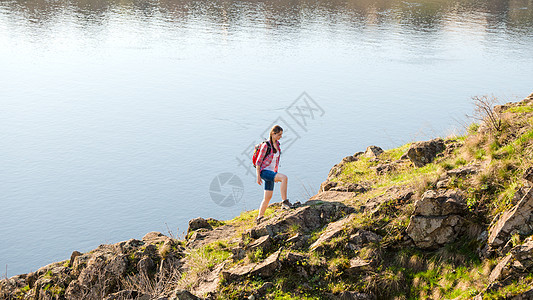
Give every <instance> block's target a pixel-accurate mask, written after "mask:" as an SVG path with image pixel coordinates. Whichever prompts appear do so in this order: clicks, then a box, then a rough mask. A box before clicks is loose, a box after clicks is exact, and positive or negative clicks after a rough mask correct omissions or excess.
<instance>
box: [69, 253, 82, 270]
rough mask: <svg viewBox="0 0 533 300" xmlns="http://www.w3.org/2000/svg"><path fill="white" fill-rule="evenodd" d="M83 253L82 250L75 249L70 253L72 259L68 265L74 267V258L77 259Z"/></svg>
mask: <svg viewBox="0 0 533 300" xmlns="http://www.w3.org/2000/svg"><path fill="white" fill-rule="evenodd" d="M80 255H82V253H81V252H79V251H73V252H72V254H71V255H70V261H69V263H68V266H69V267H72V265H73V263H74V260H75V259H76V257H78V256H80Z"/></svg>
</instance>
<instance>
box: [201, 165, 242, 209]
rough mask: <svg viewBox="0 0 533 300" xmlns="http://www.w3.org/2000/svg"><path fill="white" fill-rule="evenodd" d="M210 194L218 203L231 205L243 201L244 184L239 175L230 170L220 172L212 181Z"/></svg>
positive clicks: (226, 205)
mask: <svg viewBox="0 0 533 300" xmlns="http://www.w3.org/2000/svg"><path fill="white" fill-rule="evenodd" d="M209 194H210V195H211V200H213V202H215V203H216V204H218V205H220V206H224V207H230V206H233V205H235V204H237V203H239V201H241V199H242V195H243V194H244V185H243V183H242V180H241V179H240V178H239V176H237V175H235V174H233V173H229V172H226V173H220V174H218V175H217V176H216V177H215V178H213V180H212V181H211V184H210V185H209Z"/></svg>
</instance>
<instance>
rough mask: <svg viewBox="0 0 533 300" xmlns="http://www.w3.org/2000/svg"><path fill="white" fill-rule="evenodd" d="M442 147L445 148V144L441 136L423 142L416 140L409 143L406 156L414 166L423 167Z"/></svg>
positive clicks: (431, 160)
mask: <svg viewBox="0 0 533 300" xmlns="http://www.w3.org/2000/svg"><path fill="white" fill-rule="evenodd" d="M444 149H446V146H445V144H444V140H443V139H441V138H437V139H433V140H431V141H425V142H416V143H413V144H411V146H410V147H409V150H407V157H409V159H410V160H411V161H412V162H413V164H414V165H415V166H416V167H423V166H424V165H426V164H428V163H431V162H433V159H434V158H435V157H436V156H437V154H438V153H440V152H442V151H443V150H444Z"/></svg>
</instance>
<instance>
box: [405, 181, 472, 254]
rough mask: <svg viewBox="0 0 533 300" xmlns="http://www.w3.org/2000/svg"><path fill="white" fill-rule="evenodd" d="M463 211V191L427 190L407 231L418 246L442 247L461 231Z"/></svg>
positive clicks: (418, 201) (419, 201) (425, 247)
mask: <svg viewBox="0 0 533 300" xmlns="http://www.w3.org/2000/svg"><path fill="white" fill-rule="evenodd" d="M464 213H465V202H464V196H463V195H462V194H461V193H460V192H456V191H453V190H447V191H433V190H430V191H427V192H425V193H424V194H423V195H422V198H421V199H420V200H417V201H416V202H415V209H414V212H413V215H412V216H411V219H410V222H409V226H407V234H408V235H409V237H410V238H411V239H412V240H413V242H414V243H415V245H416V246H417V247H419V248H423V249H436V248H439V247H441V246H443V245H444V244H447V243H450V242H452V241H454V240H455V238H456V237H457V236H458V234H459V233H460V232H461V230H462V225H463V222H464V219H463V217H462V215H464Z"/></svg>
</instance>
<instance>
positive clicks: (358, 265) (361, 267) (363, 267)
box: [345, 257, 372, 274]
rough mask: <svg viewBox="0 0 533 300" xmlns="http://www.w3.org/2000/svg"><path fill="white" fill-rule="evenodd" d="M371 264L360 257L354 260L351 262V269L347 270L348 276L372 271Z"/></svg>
mask: <svg viewBox="0 0 533 300" xmlns="http://www.w3.org/2000/svg"><path fill="white" fill-rule="evenodd" d="M371 270H372V267H371V262H369V261H366V260H363V259H361V258H359V257H355V258H352V259H351V260H350V267H349V268H347V269H346V270H345V272H346V273H348V274H355V273H361V272H367V271H371Z"/></svg>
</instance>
